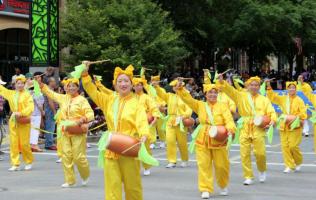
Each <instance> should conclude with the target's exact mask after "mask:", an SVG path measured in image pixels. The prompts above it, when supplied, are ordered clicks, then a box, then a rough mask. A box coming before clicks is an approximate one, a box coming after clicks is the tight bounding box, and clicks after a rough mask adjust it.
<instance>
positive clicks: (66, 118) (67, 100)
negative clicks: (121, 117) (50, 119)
mask: <svg viewBox="0 0 316 200" xmlns="http://www.w3.org/2000/svg"><path fill="white" fill-rule="evenodd" d="M37 80H38V81H39V83H40V86H41V88H42V92H43V93H44V94H45V95H46V96H48V97H49V98H50V99H52V100H53V101H55V102H57V103H58V104H59V107H60V119H59V120H60V121H59V123H60V125H61V124H64V128H63V129H62V130H61V131H62V133H61V136H59V134H60V133H59V132H57V133H58V136H57V137H61V138H60V141H61V146H62V163H63V169H64V175H65V183H64V184H62V185H61V187H63V188H69V187H73V186H75V184H76V178H75V171H74V165H76V166H77V169H78V171H79V174H80V177H81V179H82V186H86V185H87V183H88V180H89V176H90V168H89V162H88V160H87V153H86V140H87V135H86V133H82V134H71V133H69V132H67V131H66V126H68V125H82V124H85V123H88V122H89V121H91V120H93V119H94V113H93V110H92V109H91V107H90V105H89V103H88V101H87V99H85V98H84V97H83V96H81V95H79V80H78V79H68V80H67V81H68V84H67V83H66V85H67V86H66V87H67V88H66V92H67V93H66V94H59V93H56V92H53V91H52V90H50V89H49V88H48V87H47V85H45V84H43V83H42V82H40V78H38V77H37Z"/></svg>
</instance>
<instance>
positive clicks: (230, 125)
mask: <svg viewBox="0 0 316 200" xmlns="http://www.w3.org/2000/svg"><path fill="white" fill-rule="evenodd" d="M222 115H223V118H224V122H225V127H226V129H227V130H228V131H229V132H231V133H235V132H236V125H235V122H234V119H233V116H232V113H231V111H230V110H229V108H228V107H227V106H223V107H222Z"/></svg>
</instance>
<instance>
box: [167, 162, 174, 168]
mask: <svg viewBox="0 0 316 200" xmlns="http://www.w3.org/2000/svg"><path fill="white" fill-rule="evenodd" d="M175 167H176V163H168V165H167V166H166V168H175Z"/></svg>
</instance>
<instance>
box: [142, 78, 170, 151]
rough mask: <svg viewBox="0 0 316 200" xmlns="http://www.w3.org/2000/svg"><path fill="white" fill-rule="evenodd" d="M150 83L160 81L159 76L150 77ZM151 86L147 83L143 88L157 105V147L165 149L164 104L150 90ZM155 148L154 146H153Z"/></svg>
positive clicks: (153, 91)
mask: <svg viewBox="0 0 316 200" xmlns="http://www.w3.org/2000/svg"><path fill="white" fill-rule="evenodd" d="M150 81H151V82H154V81H158V82H159V81H160V75H157V76H151V79H150ZM151 87H152V86H151V85H148V84H147V83H146V84H144V88H145V90H146V92H147V94H148V95H149V96H151V97H152V98H153V99H154V100H155V101H156V103H157V106H158V108H159V111H160V117H159V118H158V119H157V122H156V124H155V125H154V126H155V127H156V131H157V134H158V137H159V140H160V145H159V147H160V148H165V147H166V144H165V142H166V130H165V129H164V118H165V117H166V113H165V112H166V110H167V108H166V102H165V101H164V100H163V99H161V98H160V97H159V96H158V95H157V93H156V91H155V90H152V88H151ZM154 146H155V145H154Z"/></svg>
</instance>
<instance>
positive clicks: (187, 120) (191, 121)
mask: <svg viewBox="0 0 316 200" xmlns="http://www.w3.org/2000/svg"><path fill="white" fill-rule="evenodd" d="M182 122H183V125H184V126H185V127H191V126H193V125H194V119H193V118H192V117H188V118H183V119H182Z"/></svg>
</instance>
